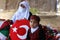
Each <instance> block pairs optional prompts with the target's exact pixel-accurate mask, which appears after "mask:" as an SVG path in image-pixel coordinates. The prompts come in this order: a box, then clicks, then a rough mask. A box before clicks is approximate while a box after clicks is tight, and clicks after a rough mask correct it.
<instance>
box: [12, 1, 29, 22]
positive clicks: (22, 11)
mask: <svg viewBox="0 0 60 40" xmlns="http://www.w3.org/2000/svg"><path fill="white" fill-rule="evenodd" d="M21 4H23V5H24V6H25V8H22V7H21V6H20V5H21ZM24 18H25V19H28V18H29V3H28V2H27V1H22V2H21V3H20V4H19V8H18V10H17V11H16V13H15V14H14V16H13V17H12V20H13V22H15V21H16V20H20V19H24Z"/></svg>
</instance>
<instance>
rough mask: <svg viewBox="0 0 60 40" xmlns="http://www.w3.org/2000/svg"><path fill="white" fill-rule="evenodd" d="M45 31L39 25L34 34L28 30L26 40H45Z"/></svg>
mask: <svg viewBox="0 0 60 40" xmlns="http://www.w3.org/2000/svg"><path fill="white" fill-rule="evenodd" d="M45 39H46V37H45V31H44V30H43V29H42V26H41V25H39V28H38V30H36V31H35V32H34V33H31V29H29V31H28V34H27V40H45Z"/></svg>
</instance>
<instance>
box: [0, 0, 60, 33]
mask: <svg viewBox="0 0 60 40" xmlns="http://www.w3.org/2000/svg"><path fill="white" fill-rule="evenodd" d="M20 1H21V0H0V19H6V20H7V19H11V18H12V16H13V14H14V13H15V12H16V10H17V8H18V6H19V3H20ZM28 2H29V4H30V11H31V12H32V14H35V15H38V16H40V18H41V22H40V23H41V24H42V25H50V26H51V27H52V28H55V29H57V30H58V31H59V32H60V0H28Z"/></svg>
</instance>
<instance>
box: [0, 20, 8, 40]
mask: <svg viewBox="0 0 60 40" xmlns="http://www.w3.org/2000/svg"><path fill="white" fill-rule="evenodd" d="M8 37H9V25H8V22H7V21H1V22H0V40H8Z"/></svg>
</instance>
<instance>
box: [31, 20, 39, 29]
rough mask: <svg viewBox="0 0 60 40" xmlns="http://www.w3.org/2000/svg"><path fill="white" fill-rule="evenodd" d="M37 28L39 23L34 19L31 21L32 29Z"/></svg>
mask: <svg viewBox="0 0 60 40" xmlns="http://www.w3.org/2000/svg"><path fill="white" fill-rule="evenodd" d="M36 26H38V22H37V21H36V20H34V19H31V20H30V27H32V28H35V27H36Z"/></svg>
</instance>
